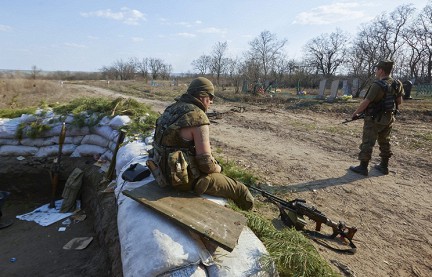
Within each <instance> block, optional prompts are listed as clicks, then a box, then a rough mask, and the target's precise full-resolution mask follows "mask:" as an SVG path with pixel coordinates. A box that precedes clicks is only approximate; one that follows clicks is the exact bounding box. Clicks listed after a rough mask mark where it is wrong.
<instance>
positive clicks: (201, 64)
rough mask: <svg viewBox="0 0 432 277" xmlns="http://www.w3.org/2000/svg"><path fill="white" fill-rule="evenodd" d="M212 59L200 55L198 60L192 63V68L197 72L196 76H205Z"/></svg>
mask: <svg viewBox="0 0 432 277" xmlns="http://www.w3.org/2000/svg"><path fill="white" fill-rule="evenodd" d="M211 61H212V57H211V56H209V55H201V56H200V57H199V58H198V59H196V60H193V61H192V66H193V67H194V69H195V70H197V71H198V74H200V75H205V74H207V73H208V71H209V70H210V68H211Z"/></svg>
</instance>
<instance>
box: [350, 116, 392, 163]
mask: <svg viewBox="0 0 432 277" xmlns="http://www.w3.org/2000/svg"><path fill="white" fill-rule="evenodd" d="M393 122H394V119H393V118H392V119H391V120H390V122H389V124H386V125H384V124H378V123H376V122H375V120H374V119H373V118H372V117H370V116H367V117H365V119H364V125H363V137H362V143H361V144H360V147H359V148H360V153H359V155H358V159H359V160H360V161H364V162H368V161H370V159H371V157H372V150H373V147H374V146H375V143H376V142H377V141H378V145H379V150H380V157H381V158H383V159H389V158H390V157H391V156H392V155H393V153H392V151H391V147H390V136H391V131H392V128H393Z"/></svg>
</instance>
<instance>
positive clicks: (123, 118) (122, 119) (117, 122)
mask: <svg viewBox="0 0 432 277" xmlns="http://www.w3.org/2000/svg"><path fill="white" fill-rule="evenodd" d="M130 121H131V119H130V118H129V116H127V115H117V116H115V117H114V118H113V119H111V121H110V122H109V124H108V125H109V126H110V127H111V128H113V129H116V130H118V129H120V128H122V127H123V126H126V125H128V124H129V122H130Z"/></svg>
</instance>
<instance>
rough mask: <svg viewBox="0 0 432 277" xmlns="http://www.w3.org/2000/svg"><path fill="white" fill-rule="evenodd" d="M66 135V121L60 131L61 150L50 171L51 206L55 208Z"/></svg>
mask: <svg viewBox="0 0 432 277" xmlns="http://www.w3.org/2000/svg"><path fill="white" fill-rule="evenodd" d="M65 137H66V123H65V122H63V124H62V128H61V131H60V136H59V150H58V153H57V158H56V159H55V160H54V162H53V164H52V166H51V171H50V177H51V201H50V204H49V206H48V207H49V208H50V209H52V208H55V196H56V192H57V186H58V182H59V173H60V160H61V156H62V151H63V143H64V140H65Z"/></svg>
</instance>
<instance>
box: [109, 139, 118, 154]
mask: <svg viewBox="0 0 432 277" xmlns="http://www.w3.org/2000/svg"><path fill="white" fill-rule="evenodd" d="M116 145H117V142H114V141H110V142H109V143H108V149H109V150H111V151H113V152H114V150H115V148H116Z"/></svg>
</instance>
